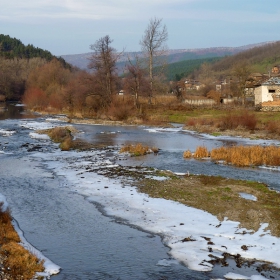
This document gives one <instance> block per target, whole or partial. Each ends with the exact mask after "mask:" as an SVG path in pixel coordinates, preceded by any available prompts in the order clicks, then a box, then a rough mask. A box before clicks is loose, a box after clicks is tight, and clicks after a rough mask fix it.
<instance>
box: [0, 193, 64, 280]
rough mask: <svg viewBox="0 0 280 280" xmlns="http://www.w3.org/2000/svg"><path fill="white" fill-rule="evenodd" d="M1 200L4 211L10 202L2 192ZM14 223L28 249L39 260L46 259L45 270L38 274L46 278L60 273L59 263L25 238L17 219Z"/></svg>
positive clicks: (24, 245) (22, 242) (22, 243)
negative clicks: (50, 258) (54, 261)
mask: <svg viewBox="0 0 280 280" xmlns="http://www.w3.org/2000/svg"><path fill="white" fill-rule="evenodd" d="M0 202H2V203H3V205H2V211H6V210H7V208H8V203H7V200H6V198H5V196H3V195H2V194H0ZM12 224H13V227H14V229H15V230H16V232H17V233H18V235H19V237H20V241H21V245H22V246H23V247H24V248H25V249H27V250H28V251H29V252H31V253H32V254H33V255H35V256H36V257H37V258H38V259H39V260H43V261H44V267H45V271H44V272H39V273H37V275H38V276H42V277H44V279H47V278H49V277H50V276H51V275H54V274H58V273H59V271H60V267H59V266H58V265H56V264H54V263H53V262H52V261H51V260H49V259H48V258H46V257H45V256H44V255H43V254H42V253H41V252H40V251H39V250H37V249H36V248H34V247H33V246H32V245H31V244H30V243H28V242H27V240H26V239H25V237H24V235H23V232H22V231H21V230H20V228H19V226H18V224H17V223H16V221H14V220H13V221H12Z"/></svg>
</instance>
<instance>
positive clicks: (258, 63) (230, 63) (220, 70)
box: [211, 41, 280, 76]
mask: <svg viewBox="0 0 280 280" xmlns="http://www.w3.org/2000/svg"><path fill="white" fill-rule="evenodd" d="M241 63H243V64H244V63H245V64H246V65H248V67H249V68H250V70H251V72H259V73H263V74H264V73H265V74H269V71H270V70H271V68H272V67H273V66H275V65H280V41H277V42H272V43H268V44H265V45H261V46H256V47H254V48H251V49H248V50H245V51H243V52H240V53H238V54H235V55H232V56H228V57H225V58H223V59H220V60H219V61H218V62H216V63H214V64H212V65H211V70H212V72H213V73H214V74H215V76H226V75H230V74H231V73H232V71H233V68H234V67H235V66H236V65H238V64H241Z"/></svg>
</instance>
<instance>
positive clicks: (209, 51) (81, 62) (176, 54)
mask: <svg viewBox="0 0 280 280" xmlns="http://www.w3.org/2000/svg"><path fill="white" fill-rule="evenodd" d="M269 43H270V42H263V43H258V44H250V45H245V46H240V47H213V48H197V49H173V50H168V54H167V55H168V63H175V62H180V61H184V60H192V59H202V58H211V57H224V56H231V55H234V54H237V53H240V52H243V51H246V50H249V49H252V48H254V47H257V46H263V45H266V44H269ZM91 54H92V52H88V53H83V54H73V55H62V56H61V57H62V58H64V59H65V61H67V62H68V63H70V64H72V65H73V66H76V67H78V68H80V69H87V65H88V63H89V61H88V58H89V57H90V56H91ZM136 54H137V55H138V56H141V52H125V53H123V56H122V58H121V59H120V60H119V62H118V65H117V66H120V67H121V66H122V65H124V63H123V62H125V61H127V56H128V55H129V56H131V57H134V56H135V55H136ZM120 72H121V71H120Z"/></svg>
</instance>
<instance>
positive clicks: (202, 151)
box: [193, 146, 209, 158]
mask: <svg viewBox="0 0 280 280" xmlns="http://www.w3.org/2000/svg"><path fill="white" fill-rule="evenodd" d="M193 156H194V158H206V157H209V152H208V150H207V148H206V147H204V146H198V147H197V148H196V150H195V152H194V155H193Z"/></svg>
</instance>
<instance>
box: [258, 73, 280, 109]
mask: <svg viewBox="0 0 280 280" xmlns="http://www.w3.org/2000/svg"><path fill="white" fill-rule="evenodd" d="M254 95H255V105H256V106H259V105H261V104H262V103H263V102H268V101H278V100H280V77H272V78H270V79H268V80H267V81H265V82H263V83H261V85H260V86H258V87H256V88H255V89H254Z"/></svg>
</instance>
